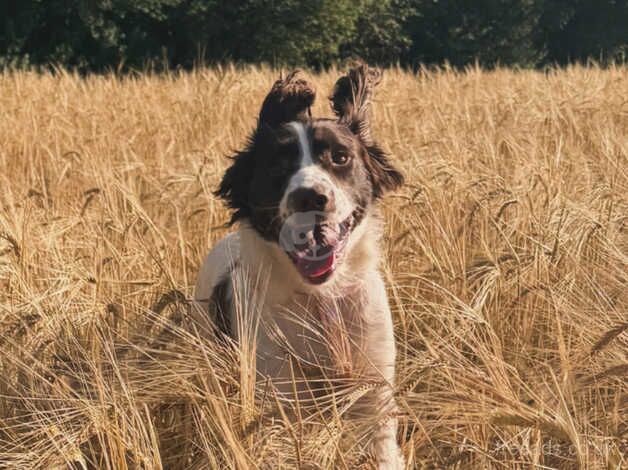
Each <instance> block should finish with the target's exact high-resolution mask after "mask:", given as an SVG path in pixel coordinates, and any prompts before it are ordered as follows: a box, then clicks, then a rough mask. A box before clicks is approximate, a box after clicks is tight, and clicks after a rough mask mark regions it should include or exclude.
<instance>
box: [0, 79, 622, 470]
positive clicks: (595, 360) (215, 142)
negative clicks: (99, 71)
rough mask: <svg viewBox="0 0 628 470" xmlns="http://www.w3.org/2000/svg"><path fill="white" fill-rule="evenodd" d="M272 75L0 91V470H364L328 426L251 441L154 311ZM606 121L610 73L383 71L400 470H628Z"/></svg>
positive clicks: (239, 396)
mask: <svg viewBox="0 0 628 470" xmlns="http://www.w3.org/2000/svg"><path fill="white" fill-rule="evenodd" d="M275 75H276V74H275V73H274V72H271V71H269V70H260V69H247V70H240V71H235V70H232V69H223V70H205V71H199V72H196V73H191V74H182V75H173V76H140V77H138V78H134V79H117V78H115V77H111V76H109V77H90V78H88V79H80V78H78V77H76V76H73V75H70V74H66V73H59V74H58V75H56V76H51V75H43V76H42V75H37V74H34V73H24V72H20V73H11V72H5V73H4V74H2V75H0V109H1V110H2V111H1V115H0V143H1V145H0V185H1V187H2V191H1V192H0V468H2V469H9V468H10V469H16V468H20V469H28V468H109V469H123V468H134V469H135V468H138V469H139V468H146V469H158V468H186V469H200V468H237V469H241V468H255V467H259V468H290V467H293V466H294V462H297V461H299V462H301V463H303V464H304V465H305V464H306V463H308V462H309V463H310V464H317V465H318V466H320V467H322V468H335V467H340V468H342V466H343V465H346V466H347V467H348V468H355V465H356V462H359V461H360V460H361V456H360V455H359V454H360V450H359V449H345V448H343V447H342V445H341V441H340V434H341V431H342V426H343V424H342V422H340V421H339V420H337V419H336V417H334V416H332V417H331V418H329V419H327V420H326V421H325V423H324V425H322V426H319V427H312V429H311V430H308V431H307V432H303V428H302V427H301V426H299V423H292V424H290V423H286V422H282V420H281V419H280V418H279V417H277V416H276V415H275V417H274V418H271V417H269V416H268V413H267V410H268V409H269V408H271V407H272V406H273V403H275V402H276V397H275V396H273V394H272V391H269V389H268V388H267V387H265V386H264V384H259V386H258V389H257V393H254V390H253V381H252V380H251V374H250V370H249V369H247V368H246V367H240V366H239V365H238V364H239V363H240V360H239V357H240V356H239V355H238V354H237V353H230V352H227V351H224V350H221V349H220V347H218V346H216V345H215V344H214V343H213V342H212V341H211V339H209V338H208V337H206V336H203V334H198V333H197V332H194V330H193V329H190V327H189V323H188V322H187V321H186V308H187V307H186V305H185V299H181V298H180V297H177V296H176V295H175V296H171V297H170V298H165V299H162V302H161V303H160V305H158V308H154V309H153V310H151V306H152V305H154V304H155V302H156V301H157V300H158V299H159V297H160V296H161V295H162V294H163V293H165V292H168V291H171V290H173V289H178V290H180V291H182V292H183V293H185V295H187V296H189V295H191V286H192V285H193V283H194V279H195V273H196V270H197V268H198V266H199V263H200V261H201V258H202V256H203V255H204V254H205V253H206V252H207V251H208V249H209V248H210V247H211V246H212V244H213V243H214V242H215V241H216V240H217V239H218V238H220V237H222V236H223V235H224V234H225V232H226V229H224V228H223V227H222V224H223V223H224V222H225V221H226V220H227V213H226V211H225V210H224V208H223V207H222V205H221V203H220V202H219V201H217V200H216V199H215V198H214V197H213V196H212V194H211V191H212V189H213V188H214V187H215V186H216V183H217V181H218V178H219V177H220V175H221V173H222V171H223V170H224V168H225V165H226V163H227V162H226V160H225V159H224V158H223V156H224V155H226V154H228V153H229V152H230V151H231V150H233V149H235V148H237V147H239V146H240V145H241V144H242V143H243V141H244V138H245V136H246V134H247V132H248V131H249V130H250V129H251V128H252V126H253V124H254V119H255V114H256V112H257V110H258V106H259V105H260V102H261V100H262V98H263V95H264V93H265V91H266V90H268V88H269V86H270V84H271V82H272V81H273V79H274V77H275ZM334 78H335V74H333V73H332V74H323V75H320V76H316V77H314V80H315V82H316V84H317V87H318V90H319V98H324V97H325V96H326V95H327V94H328V93H329V90H330V88H331V85H332V83H333V80H334ZM626 97H628V72H627V70H626V68H621V67H617V68H611V69H608V70H601V69H598V68H581V67H575V68H570V69H568V70H564V71H552V72H549V73H546V74H543V73H539V72H528V71H521V72H514V71H508V70H498V71H496V72H491V73H488V72H482V71H479V70H469V71H467V72H466V73H454V72H451V71H441V72H438V73H424V74H420V75H418V76H414V75H411V74H407V73H403V72H400V71H395V70H391V71H388V72H387V74H386V76H385V81H384V83H383V86H382V87H381V90H380V93H379V95H378V97H377V104H376V112H375V118H376V119H375V120H376V123H375V124H376V136H378V137H379V138H380V140H382V141H383V142H384V144H385V146H386V147H387V148H388V149H390V150H391V151H392V153H393V154H394V155H395V157H396V158H397V160H398V161H399V162H400V166H401V167H402V168H403V169H404V171H405V173H406V175H407V181H408V185H407V186H406V187H405V189H404V190H403V191H400V192H399V193H397V194H395V195H392V196H390V197H388V199H387V200H386V202H385V206H386V210H385V214H386V218H387V222H388V224H387V231H386V236H385V241H384V244H385V248H386V264H385V266H384V271H385V276H386V279H387V282H388V288H389V294H390V299H391V304H392V307H393V313H394V318H395V326H396V334H397V339H398V344H399V369H398V371H399V372H398V400H399V403H400V405H401V408H402V411H403V416H402V418H401V422H402V426H401V427H402V431H403V433H402V434H403V435H402V436H400V438H401V440H402V442H403V449H404V453H405V454H406V456H407V460H408V463H409V468H413V467H414V468H469V469H476V468H496V469H497V468H578V467H579V468H582V469H593V468H613V469H619V468H626V467H627V466H628V459H627V457H626V453H627V452H628V445H627V440H628V398H627V396H628V395H627V393H626V392H627V391H628V387H627V386H626V382H627V381H626V377H627V376H628V331H627V329H628V288H627V286H628V269H627V267H628V227H627V224H628V165H627V163H628V138H627V136H628V101H627V100H626ZM317 109H318V113H319V114H320V113H325V114H329V113H328V110H327V107H326V103H325V100H324V99H319V103H318V104H317ZM244 365H246V364H244ZM356 393H359V391H356ZM362 460H363V459H362Z"/></svg>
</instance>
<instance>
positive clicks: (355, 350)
mask: <svg viewBox="0 0 628 470" xmlns="http://www.w3.org/2000/svg"><path fill="white" fill-rule="evenodd" d="M344 293H345V295H343V296H333V297H332V296H313V295H304V294H303V295H296V296H295V297H294V298H293V299H291V300H290V301H289V302H283V303H282V304H275V305H273V304H268V305H267V308H266V309H265V310H266V311H265V312H264V313H265V314H264V318H263V321H262V323H263V325H262V328H261V332H260V333H261V334H260V338H259V343H258V356H259V358H260V359H261V361H260V362H259V363H258V366H259V367H260V369H262V371H263V372H264V373H265V374H266V375H270V376H271V377H274V378H281V377H285V378H288V374H290V375H295V376H298V377H301V378H305V379H317V378H320V377H326V378H335V377H347V376H355V375H359V374H360V371H361V369H362V367H363V362H364V361H363V357H362V356H363V355H362V354H361V353H362V352H363V351H364V340H365V335H364V332H365V325H364V321H365V313H366V312H365V310H366V309H367V308H368V302H367V297H366V292H365V291H364V289H361V288H358V287H352V288H350V289H347V290H346V291H345V292H344ZM290 362H292V364H290Z"/></svg>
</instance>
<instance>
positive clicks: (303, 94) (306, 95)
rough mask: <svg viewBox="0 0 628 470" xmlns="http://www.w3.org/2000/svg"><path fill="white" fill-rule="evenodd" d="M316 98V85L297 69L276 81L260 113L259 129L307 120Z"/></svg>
mask: <svg viewBox="0 0 628 470" xmlns="http://www.w3.org/2000/svg"><path fill="white" fill-rule="evenodd" d="M315 98H316V91H315V90H314V87H313V86H312V85H311V84H310V83H309V82H308V81H307V80H305V79H304V78H302V77H301V72H300V70H295V71H294V72H292V73H290V74H289V75H288V76H287V77H286V78H283V79H281V78H280V79H279V80H277V81H276V82H275V84H274V85H273V87H272V89H271V90H270V92H269V93H268V95H267V96H266V99H264V103H263V104H262V109H261V110H260V113H259V121H258V129H259V128H260V127H262V126H267V127H270V128H271V129H273V128H276V127H278V126H279V125H281V124H283V123H286V122H290V121H305V120H306V119H308V118H309V117H311V111H310V107H311V106H312V104H313V103H314V99H315Z"/></svg>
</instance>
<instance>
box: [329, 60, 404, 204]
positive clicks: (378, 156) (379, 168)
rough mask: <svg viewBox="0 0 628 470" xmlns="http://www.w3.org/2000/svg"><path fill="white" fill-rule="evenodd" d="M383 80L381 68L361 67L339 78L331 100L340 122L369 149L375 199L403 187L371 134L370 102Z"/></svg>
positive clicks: (369, 163)
mask: <svg viewBox="0 0 628 470" xmlns="http://www.w3.org/2000/svg"><path fill="white" fill-rule="evenodd" d="M381 79H382V74H381V71H380V70H379V69H377V68H371V67H369V66H368V65H366V64H360V65H358V66H356V67H354V68H352V69H351V70H349V72H347V74H346V75H344V76H342V77H340V78H339V79H338V81H337V82H336V85H335V87H334V91H333V92H332V95H331V97H330V101H331V107H332V110H333V111H334V113H335V114H336V116H338V122H340V123H342V124H345V125H346V126H348V127H349V129H351V131H352V132H353V133H354V134H355V135H357V136H358V137H359V138H360V140H361V141H362V143H363V144H364V146H365V147H366V150H367V153H368V158H367V159H366V160H365V162H366V166H367V169H368V170H369V173H370V175H371V181H372V183H373V196H374V197H376V198H378V197H380V196H381V195H382V194H384V192H385V191H387V190H394V189H396V188H398V187H399V186H401V185H402V184H403V175H402V174H401V173H400V172H399V170H397V169H396V168H395V167H394V166H393V165H392V164H391V163H390V161H389V158H388V155H386V152H384V151H383V150H382V149H381V148H380V147H379V146H378V145H377V144H376V143H375V142H374V140H373V137H372V135H371V115H370V114H371V100H372V98H373V93H374V90H375V87H376V86H377V85H378V84H379V82H380V81H381Z"/></svg>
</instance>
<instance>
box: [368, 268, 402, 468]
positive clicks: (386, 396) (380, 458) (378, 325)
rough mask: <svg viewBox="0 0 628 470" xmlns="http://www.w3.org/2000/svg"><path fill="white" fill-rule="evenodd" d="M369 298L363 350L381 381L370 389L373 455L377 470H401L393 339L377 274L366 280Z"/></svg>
mask: <svg viewBox="0 0 628 470" xmlns="http://www.w3.org/2000/svg"><path fill="white" fill-rule="evenodd" d="M369 292H370V295H371V298H370V301H369V303H368V305H369V308H368V309H367V312H366V314H367V324H368V327H367V335H366V338H365V339H366V351H367V355H368V358H367V360H368V361H369V362H370V364H371V366H372V368H373V371H374V375H375V377H377V380H378V381H380V382H382V384H381V385H380V386H378V387H377V389H375V390H373V392H372V395H371V400H370V407H372V408H371V413H372V415H371V416H376V417H377V418H376V419H377V423H376V425H375V431H374V433H373V441H372V442H373V446H372V450H373V454H374V456H375V461H376V462H377V468H378V469H379V470H384V469H388V470H402V469H403V468H404V467H405V463H404V458H403V455H402V453H401V449H400V448H399V445H398V444H397V419H398V416H397V414H398V413H397V405H396V403H395V397H394V389H393V387H394V380H395V358H396V348H395V337H394V333H393V323H392V317H391V313H390V307H389V305H388V299H387V296H386V289H385V287H384V283H383V281H382V279H381V277H380V276H379V275H376V276H373V277H372V278H371V280H370V289H369Z"/></svg>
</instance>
